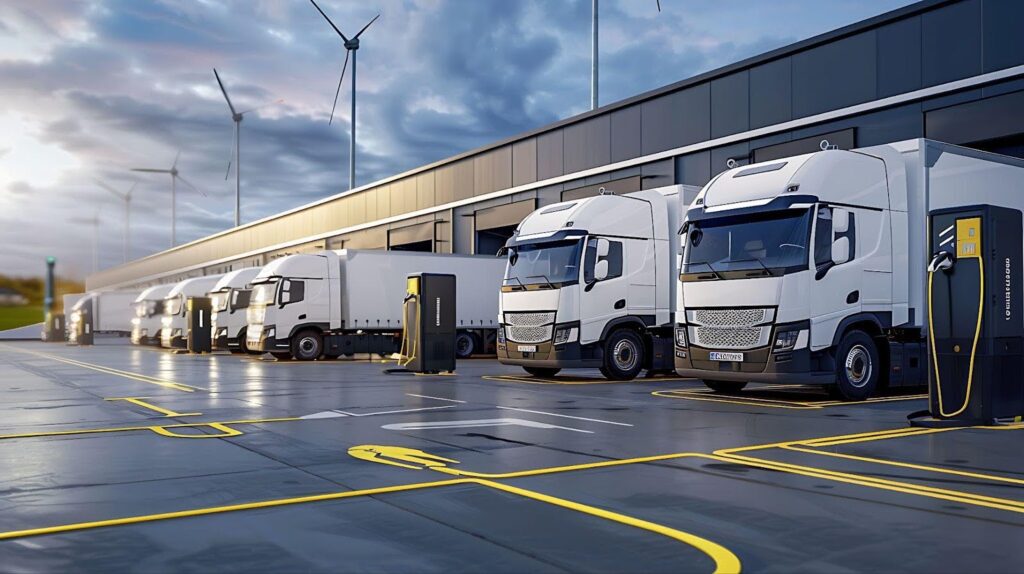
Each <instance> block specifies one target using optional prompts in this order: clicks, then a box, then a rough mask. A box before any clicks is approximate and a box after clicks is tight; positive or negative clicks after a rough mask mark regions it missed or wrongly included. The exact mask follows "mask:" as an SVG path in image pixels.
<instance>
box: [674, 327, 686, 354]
mask: <svg viewBox="0 0 1024 574" xmlns="http://www.w3.org/2000/svg"><path fill="white" fill-rule="evenodd" d="M676 346H677V347H681V348H683V349H685V348H686V347H687V344H686V327H676Z"/></svg>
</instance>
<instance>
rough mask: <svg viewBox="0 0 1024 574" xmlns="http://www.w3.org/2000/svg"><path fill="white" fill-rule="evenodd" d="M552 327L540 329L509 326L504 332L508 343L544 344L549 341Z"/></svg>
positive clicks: (547, 326) (545, 326) (541, 327)
mask: <svg viewBox="0 0 1024 574" xmlns="http://www.w3.org/2000/svg"><path fill="white" fill-rule="evenodd" d="M553 328H554V325H542V326H540V327H516V326H512V325H510V326H509V327H508V329H507V330H506V332H505V336H506V337H507V338H508V340H509V341H512V342H514V343H544V342H547V341H550V340H551V330H552V329H553Z"/></svg>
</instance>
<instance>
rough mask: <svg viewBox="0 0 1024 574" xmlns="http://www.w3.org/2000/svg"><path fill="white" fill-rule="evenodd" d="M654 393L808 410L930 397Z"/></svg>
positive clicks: (926, 396)
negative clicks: (839, 398)
mask: <svg viewBox="0 0 1024 574" xmlns="http://www.w3.org/2000/svg"><path fill="white" fill-rule="evenodd" d="M799 387H800V386H799V385H793V386H789V387H788V388H789V389H793V388H799ZM785 389H786V387H774V388H773V389H772V390H785ZM761 390H767V389H762V388H760V387H759V388H753V389H751V390H750V391H749V392H750V393H755V392H757V391H761ZM651 394H652V395H654V396H656V397H663V398H668V399H683V400H688V401H707V402H712V403H728V404H734V405H744V406H753V407H768V408H775V409H794V410H808V409H824V408H829V407H844V406H856V405H860V404H865V403H868V404H870V403H888V402H896V401H909V400H917V399H925V398H928V395H926V394H925V395H923V394H915V395H898V396H891V397H873V398H870V399H866V400H863V401H857V402H849V401H837V400H829V399H824V400H815V401H798V400H784V399H778V398H765V397H758V396H756V395H753V394H746V395H743V394H719V393H715V392H712V391H705V390H701V389H674V390H664V391H652V392H651Z"/></svg>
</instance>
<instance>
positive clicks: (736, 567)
mask: <svg viewBox="0 0 1024 574" xmlns="http://www.w3.org/2000/svg"><path fill="white" fill-rule="evenodd" d="M461 484H474V485H478V486H484V487H487V488H492V489H495V490H500V491H502V492H507V493H509V494H514V495H516V496H521V497H524V498H529V499H531V500H535V501H538V502H543V503H546V504H551V505H554V506H558V507H560V508H566V509H569V510H572V511H575V512H580V513H583V514H588V515H590V516H595V517H598V518H602V519H605V520H610V521H612V522H617V523H619V524H624V525H626V526H630V527H633V528H638V529H641V530H646V531H648V532H653V533H655V534H660V535H661V536H665V537H667V538H671V539H673V540H677V541H679V542H682V543H683V544H686V545H688V546H691V547H693V548H695V549H697V550H699V551H700V552H703V553H704V554H705V555H707V556H708V558H710V559H711V560H712V561H713V562H714V564H715V569H714V571H713V572H714V573H715V574H739V572H740V570H741V566H740V560H739V558H738V557H737V556H736V555H735V554H733V553H732V552H731V551H730V550H729V549H727V548H725V547H724V546H722V545H720V544H717V543H715V542H712V541H710V540H708V539H706V538H702V537H700V536H696V535H694V534H690V533H688V532H683V531H681V530H677V529H675V528H670V527H668V526H664V525H661V524H656V523H654V522H649V521H647V520H641V519H639V518H633V517H632V516H626V515H624V514H619V513H617V512H612V511H609V510H604V509H601V508H596V507H593V506H589V505H586V504H581V503H578V502H574V501H571V500H566V499H564V498H558V497H555V496H550V495H547V494H542V493H539V492H535V491H532V490H527V489H524V488H518V487H515V486H508V485H505V484H500V483H497V482H492V481H488V480H478V479H472V478H463V479H452V480H439V481H433V482H420V483H414V484H404V485H398V486H388V487H383V488H368V489H363V490H351V491H346V492H334V493H328V494H317V495H312V496H302V497H296V498H282V499H276V500H266V501H262V502H250V503H244V504H233V505H228V506H214V507H208V508H197V509H192V510H181V511H177V512H164V513H160V514H146V515H140V516H128V517H124V518H113V519H108V520H96V521H92V522H77V523H73V524H63V525H58V526H48V527H43V528H31V529H26V530H14V531H9V532H0V540H11V539H15V538H25V537H29V536H42V535H46V534H60V533H64V532H75V531H81V530H91V529H96V528H107V527H111V526H125V525H129V524H142V523H147V522H157V521H161V520H172V519H178V518H194V517H197V516H208V515H211V514H223V513H227V512H239V511H245V510H257V509H266V508H275V507H282V506H292V505H296V504H307V503H311V502H323V501H328V500H342V499H346V498H357V497H362V496H374V495H381V494H389V493H394V492H408V491H414V490H423V489H428V488H437V487H444V486H454V485H461Z"/></svg>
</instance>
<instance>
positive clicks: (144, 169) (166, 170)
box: [131, 167, 171, 173]
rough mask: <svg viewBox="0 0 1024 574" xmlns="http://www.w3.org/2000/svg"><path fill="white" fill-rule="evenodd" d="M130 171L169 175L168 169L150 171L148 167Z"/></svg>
mask: <svg viewBox="0 0 1024 574" xmlns="http://www.w3.org/2000/svg"><path fill="white" fill-rule="evenodd" d="M131 171H144V172H146V173H171V170H169V169H152V168H148V167H133V168H132V169H131Z"/></svg>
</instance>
